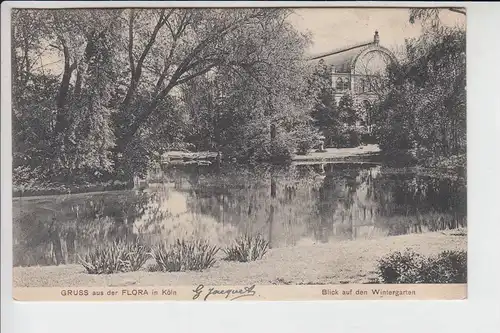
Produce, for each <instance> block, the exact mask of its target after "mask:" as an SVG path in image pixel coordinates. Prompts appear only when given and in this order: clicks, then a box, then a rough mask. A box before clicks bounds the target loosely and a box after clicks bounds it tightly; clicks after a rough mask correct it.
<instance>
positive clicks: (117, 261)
mask: <svg viewBox="0 0 500 333" xmlns="http://www.w3.org/2000/svg"><path fill="white" fill-rule="evenodd" d="M149 257H150V254H149V252H148V250H147V248H146V247H145V246H144V245H142V244H141V243H140V242H139V241H132V242H125V241H115V242H113V243H111V244H107V245H101V246H97V247H96V248H94V249H93V250H90V251H89V252H87V254H86V255H85V256H84V257H83V258H82V257H80V263H81V265H82V266H83V267H84V268H85V269H86V271H87V273H89V274H112V273H119V272H131V271H137V270H139V269H141V268H142V267H143V266H144V264H145V263H146V261H147V260H148V259H149Z"/></svg>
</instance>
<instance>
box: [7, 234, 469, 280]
mask: <svg viewBox="0 0 500 333" xmlns="http://www.w3.org/2000/svg"><path fill="white" fill-rule="evenodd" d="M455 231H456V230H455ZM455 231H454V230H447V231H441V232H428V233H422V234H408V235H401V236H389V237H385V238H378V239H370V240H354V241H349V240H344V241H338V242H334V243H333V242H332V243H327V244H315V245H305V246H296V247H287V248H274V249H270V250H269V252H268V253H267V254H266V255H265V256H264V258H263V259H261V260H257V261H253V262H248V263H240V262H229V261H223V260H218V261H217V262H216V263H215V265H214V266H213V267H211V268H209V269H206V270H204V271H201V272H196V271H187V272H148V271H147V269H146V268H143V269H142V270H140V271H135V272H127V273H116V274H109V275H92V274H87V273H86V272H85V269H84V268H83V266H81V265H78V264H72V265H61V266H33V267H14V268H13V286H14V287H80V286H85V287H93V286H96V287H97V286H99V287H103V286H108V287H115V286H169V285H172V286H173V285H177V286H179V285H196V284H200V283H202V284H206V285H210V284H212V285H239V284H240V285H245V284H261V285H270V284H292V285H298V284H344V283H370V282H372V283H373V281H374V279H376V278H377V274H376V265H377V260H379V259H380V258H381V257H384V256H386V255H388V254H390V253H392V252H395V251H404V250H405V249H407V248H409V249H412V250H414V251H416V252H418V253H420V254H422V255H426V256H431V255H432V256H433V255H437V254H438V253H440V252H442V251H446V250H467V236H466V235H465V236H464V235H458V234H456V233H455ZM311 258H314V259H315V260H311Z"/></svg>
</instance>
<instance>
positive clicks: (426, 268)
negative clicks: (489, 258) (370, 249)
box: [378, 249, 467, 283]
mask: <svg viewBox="0 0 500 333" xmlns="http://www.w3.org/2000/svg"><path fill="white" fill-rule="evenodd" d="M378 275H379V278H380V280H381V282H382V283H466V282H467V252H466V251H444V252H441V253H440V254H439V255H437V256H435V257H424V256H422V255H420V254H418V253H415V252H413V251H411V250H408V249H407V250H406V251H405V252H404V253H401V252H395V253H392V254H390V255H388V256H386V257H384V258H382V259H380V260H379V261H378Z"/></svg>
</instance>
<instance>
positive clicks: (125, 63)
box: [12, 8, 309, 183]
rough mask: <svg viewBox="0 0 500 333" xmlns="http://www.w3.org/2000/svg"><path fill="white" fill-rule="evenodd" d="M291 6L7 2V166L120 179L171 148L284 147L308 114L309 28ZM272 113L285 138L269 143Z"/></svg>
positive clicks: (246, 154)
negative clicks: (26, 5)
mask: <svg viewBox="0 0 500 333" xmlns="http://www.w3.org/2000/svg"><path fill="white" fill-rule="evenodd" d="M290 14H291V11H290V10H288V9H274V8H241V9H234V10H227V9H217V8H211V9H194V8H163V9H109V10H99V9H78V10H76V9H64V10H57V11H56V10H27V9H16V10H14V11H13V27H14V29H13V38H12V41H13V45H12V51H13V52H12V62H13V69H14V71H13V141H14V147H13V148H14V149H13V151H14V167H23V168H29V169H30V170H31V171H30V172H32V171H33V170H38V171H39V172H38V175H39V178H40V179H39V180H37V181H40V182H42V181H47V182H67V183H84V182H90V181H93V182H99V181H107V180H109V179H120V180H125V181H126V180H130V179H131V178H132V176H133V175H135V174H144V173H145V172H146V171H147V169H148V168H150V167H151V164H152V163H156V162H157V160H158V159H159V156H160V155H161V154H162V153H163V152H165V151H167V150H169V149H173V148H187V147H191V148H194V149H217V150H219V151H223V152H225V153H226V154H225V155H226V156H229V157H236V158H238V159H243V160H265V159H269V157H270V156H271V157H273V158H274V157H275V156H274V155H275V154H278V155H283V156H280V158H281V157H287V158H289V157H290V156H291V154H292V153H293V151H294V149H295V148H296V144H297V142H296V140H294V139H295V137H294V136H295V135H296V133H297V132H298V129H299V128H304V126H305V124H307V123H308V121H309V120H308V115H307V110H308V109H309V106H308V105H309V101H308V99H307V98H306V97H307V96H306V95H305V94H304V90H303V89H302V88H303V87H302V86H303V82H304V81H305V80H304V73H305V72H306V71H305V61H304V60H303V53H304V51H305V49H306V47H307V45H308V43H309V37H308V36H306V35H303V34H301V33H299V32H297V31H296V30H295V29H294V28H293V27H292V26H291V24H290V23H288V21H287V17H288V16H289V15H290ZM46 59H50V60H53V61H52V62H51V63H47V61H46ZM213 87H215V88H217V89H212V88H213ZM221 94H223V95H224V96H223V98H222V99H221V98H219V97H221ZM214 117H215V118H214ZM271 125H274V126H276V127H277V128H279V132H280V133H279V134H278V136H277V137H276V140H277V141H279V143H280V144H281V143H286V145H280V144H278V145H277V146H275V145H270V144H269V142H270V141H271V139H272V138H271V136H270V135H269V134H270V133H269V132H270V127H271ZM290 139H291V140H290ZM303 140H304V135H302V137H301V142H302V141H303ZM19 170H24V169H19ZM32 173H33V172H32Z"/></svg>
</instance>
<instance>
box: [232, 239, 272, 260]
mask: <svg viewBox="0 0 500 333" xmlns="http://www.w3.org/2000/svg"><path fill="white" fill-rule="evenodd" d="M268 249H269V242H268V241H266V240H265V239H264V238H263V237H262V236H260V235H256V236H249V235H245V236H242V237H241V238H239V239H237V240H236V243H235V244H234V245H232V246H230V247H227V248H226V249H224V253H225V254H226V257H225V260H229V261H240V262H248V261H254V260H257V259H262V257H264V255H265V254H266V252H267V250H268Z"/></svg>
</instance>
